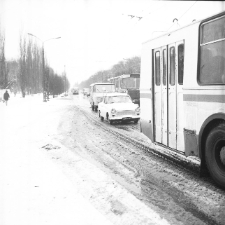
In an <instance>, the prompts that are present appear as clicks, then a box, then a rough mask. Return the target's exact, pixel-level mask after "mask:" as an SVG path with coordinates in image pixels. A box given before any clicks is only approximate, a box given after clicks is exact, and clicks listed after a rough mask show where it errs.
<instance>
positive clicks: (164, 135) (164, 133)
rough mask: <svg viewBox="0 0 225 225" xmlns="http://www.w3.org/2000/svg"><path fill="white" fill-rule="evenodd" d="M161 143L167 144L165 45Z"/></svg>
mask: <svg viewBox="0 0 225 225" xmlns="http://www.w3.org/2000/svg"><path fill="white" fill-rule="evenodd" d="M161 61H162V67H161V68H162V70H161V71H162V76H161V77H162V144H164V145H166V146H167V145H168V135H167V133H168V130H167V129H168V127H167V122H168V120H167V115H168V112H167V103H168V83H167V80H168V79H167V47H166V46H165V47H162V60H161Z"/></svg>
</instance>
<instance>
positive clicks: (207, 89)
mask: <svg viewBox="0 0 225 225" xmlns="http://www.w3.org/2000/svg"><path fill="white" fill-rule="evenodd" d="M140 101H141V122H140V124H141V131H142V132H143V133H144V134H145V135H146V136H148V137H149V138H150V139H151V141H152V142H154V143H156V145H160V146H164V147H165V148H168V149H170V150H171V151H173V150H175V151H179V152H180V153H182V154H184V155H186V156H197V157H199V158H200V161H201V171H206V169H207V170H208V171H209V173H210V174H211V176H212V178H213V179H214V180H215V181H216V183H217V184H219V185H220V186H222V187H225V12H222V13H220V14H217V15H214V16H212V17H210V18H207V19H204V20H201V21H196V22H193V23H192V24H190V25H187V26H185V27H182V28H180V29H178V30H175V31H172V32H169V33H167V34H164V35H162V36H160V37H157V38H154V39H152V40H149V41H147V42H145V43H143V47H142V57H141V81H140Z"/></svg>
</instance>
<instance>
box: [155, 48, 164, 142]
mask: <svg viewBox="0 0 225 225" xmlns="http://www.w3.org/2000/svg"><path fill="white" fill-rule="evenodd" d="M153 53H154V61H153V62H154V130H155V141H156V142H159V143H161V142H162V126H161V123H162V115H161V112H162V111H161V106H162V98H161V95H162V93H161V92H162V86H161V48H158V49H154V52H153Z"/></svg>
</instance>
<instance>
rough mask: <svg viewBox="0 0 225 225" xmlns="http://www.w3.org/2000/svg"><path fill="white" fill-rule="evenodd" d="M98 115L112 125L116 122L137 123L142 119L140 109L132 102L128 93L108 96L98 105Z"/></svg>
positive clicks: (116, 93)
mask: <svg viewBox="0 0 225 225" xmlns="http://www.w3.org/2000/svg"><path fill="white" fill-rule="evenodd" d="M98 113H99V117H100V118H101V120H102V121H103V120H104V119H106V120H108V121H109V123H110V124H112V123H113V122H115V121H119V122H121V121H133V122H134V123H137V122H138V121H139V119H140V107H139V106H138V104H134V103H133V102H132V100H131V98H130V96H129V95H128V94H127V93H118V92H115V93H109V94H106V95H105V96H104V97H103V101H102V102H100V103H99V104H98Z"/></svg>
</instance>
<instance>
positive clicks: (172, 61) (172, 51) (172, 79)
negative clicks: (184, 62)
mask: <svg viewBox="0 0 225 225" xmlns="http://www.w3.org/2000/svg"><path fill="white" fill-rule="evenodd" d="M170 85H171V86H174V85H175V48H174V47H171V48H170Z"/></svg>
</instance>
